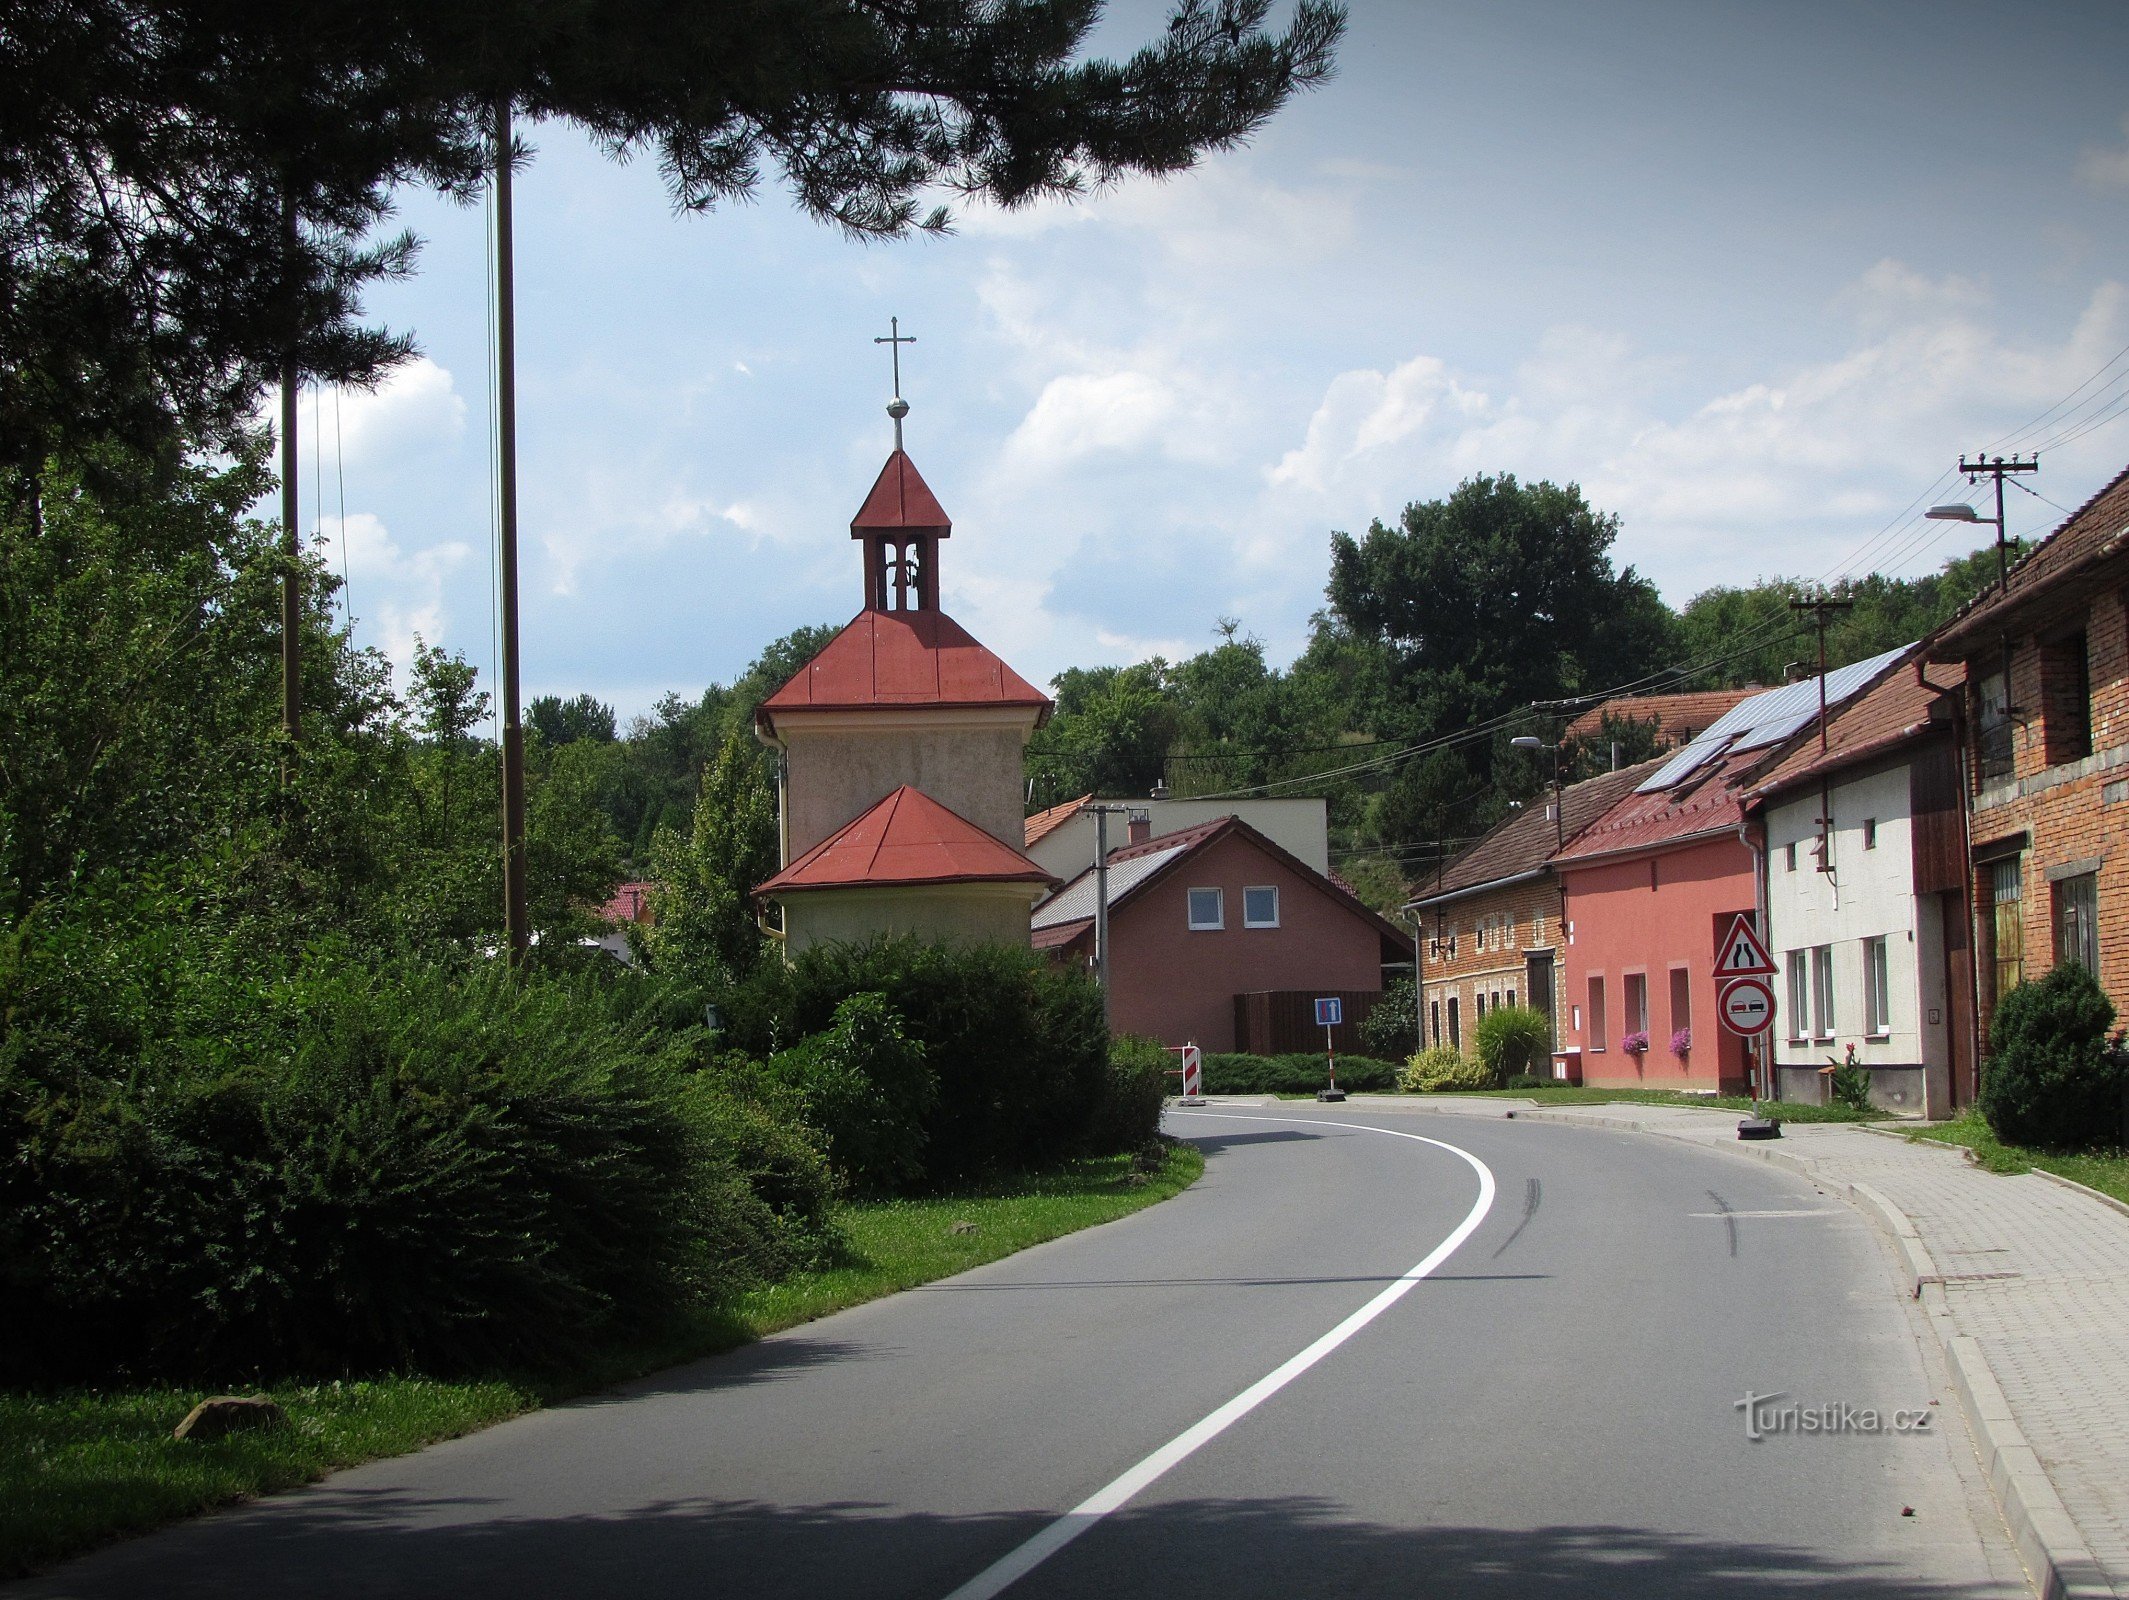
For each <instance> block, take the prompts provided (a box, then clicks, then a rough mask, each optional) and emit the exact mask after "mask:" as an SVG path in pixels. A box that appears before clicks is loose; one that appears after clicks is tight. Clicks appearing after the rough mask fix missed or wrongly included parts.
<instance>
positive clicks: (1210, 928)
mask: <svg viewBox="0 0 2129 1600" xmlns="http://www.w3.org/2000/svg"><path fill="white" fill-rule="evenodd" d="M1201 894H1209V895H1211V896H1212V920H1211V921H1210V922H1201V921H1199V920H1198V896H1199V895H1201ZM1183 903H1184V906H1185V908H1186V910H1185V915H1186V917H1187V918H1188V920H1189V923H1190V931H1191V932H1192V933H1218V932H1220V931H1221V930H1222V929H1223V928H1225V927H1226V926H1227V891H1226V890H1224V889H1215V888H1212V887H1210V886H1201V887H1198V888H1194V889H1191V890H1189V891H1188V893H1187V894H1186V896H1185V898H1184V902H1183Z"/></svg>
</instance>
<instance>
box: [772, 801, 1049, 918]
mask: <svg viewBox="0 0 2129 1600" xmlns="http://www.w3.org/2000/svg"><path fill="white" fill-rule="evenodd" d="M1056 881H1057V880H1056V879H1054V878H1053V877H1051V876H1050V874H1049V873H1048V872H1046V871H1045V870H1043V868H1042V867H1040V866H1038V865H1037V864H1036V863H1035V862H1033V861H1030V860H1029V859H1028V858H1027V857H1026V856H1024V855H1022V854H1021V853H1020V852H1019V851H1018V850H1015V849H1013V848H1012V846H1010V845H1007V844H1003V843H1001V842H1000V841H998V840H997V839H994V838H992V837H991V836H990V835H989V834H987V833H985V832H984V831H983V830H982V829H981V828H979V827H977V826H976V825H975V824H974V823H973V822H970V821H969V820H968V819H967V818H966V817H963V816H960V815H959V814H957V813H955V812H952V811H949V810H948V809H947V808H946V807H945V806H942V805H941V804H939V802H938V801H936V800H934V799H933V798H932V797H931V796H930V795H928V794H926V793H924V791H923V790H921V789H912V788H911V787H909V785H907V784H904V785H903V786H902V787H901V788H899V789H897V790H895V792H894V793H893V794H890V795H889V796H887V798H886V799H884V800H882V801H881V802H880V803H879V804H878V805H876V806H874V807H873V808H872V809H871V810H870V811H867V812H866V813H865V814H864V815H863V816H861V817H859V818H857V819H856V820H855V821H853V822H849V823H845V824H844V825H843V826H842V827H841V828H840V829H838V830H837V831H836V832H834V833H832V834H830V835H829V836H828V837H827V838H825V839H823V840H822V841H821V842H820V843H819V844H817V845H815V846H814V847H813V848H812V849H811V850H808V851H807V852H806V853H805V854H804V855H802V856H800V857H799V858H798V859H797V860H796V861H794V862H792V863H791V864H790V865H789V866H788V867H786V868H784V870H783V871H781V872H779V873H778V874H777V875H776V876H775V877H773V878H771V879H770V880H769V881H768V882H767V883H764V884H762V885H760V886H759V887H757V888H756V889H755V891H754V892H755V893H756V894H757V895H778V894H790V893H794V892H799V891H803V890H807V889H847V888H855V887H859V886H863V885H873V886H882V885H888V884H923V883H1038V884H1049V883H1054V882H1056Z"/></svg>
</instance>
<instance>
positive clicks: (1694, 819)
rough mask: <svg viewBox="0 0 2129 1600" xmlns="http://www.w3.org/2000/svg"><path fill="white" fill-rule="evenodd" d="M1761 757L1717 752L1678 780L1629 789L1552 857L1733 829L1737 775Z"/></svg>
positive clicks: (1563, 859)
mask: <svg viewBox="0 0 2129 1600" xmlns="http://www.w3.org/2000/svg"><path fill="white" fill-rule="evenodd" d="M1766 759H1767V752H1766V751H1765V750H1757V749H1755V750H1745V751H1739V752H1737V753H1735V754H1733V755H1724V756H1718V757H1716V758H1715V759H1714V760H1713V761H1710V762H1707V763H1705V764H1704V765H1703V766H1701V767H1700V768H1699V770H1697V771H1696V772H1694V773H1693V774H1692V775H1691V776H1690V777H1688V778H1687V779H1686V780H1685V781H1684V782H1682V783H1678V784H1674V785H1673V786H1672V787H1670V788H1668V789H1657V790H1654V791H1651V792H1648V793H1643V792H1641V791H1640V790H1635V791H1632V792H1630V793H1629V794H1627V795H1626V797H1625V798H1624V799H1622V800H1620V801H1619V802H1618V804H1616V805H1614V806H1613V807H1612V808H1611V810H1609V811H1607V812H1606V813H1605V814H1604V815H1603V816H1601V817H1599V818H1598V819H1597V820H1596V821H1595V822H1593V823H1591V824H1590V825H1589V826H1588V827H1587V828H1584V829H1583V830H1582V832H1581V833H1580V834H1578V835H1576V836H1575V837H1574V838H1572V839H1570V840H1568V841H1567V848H1566V849H1564V850H1562V851H1560V852H1559V853H1558V854H1557V855H1555V856H1554V857H1553V858H1552V859H1553V861H1554V862H1555V863H1557V864H1559V865H1562V866H1571V865H1573V864H1574V863H1576V862H1578V861H1583V860H1587V859H1589V858H1591V857H1595V856H1608V855H1612V854H1615V853H1617V852H1619V851H1622V850H1647V849H1653V848H1655V847H1656V846H1658V845H1668V844H1677V843H1680V842H1681V841H1683V840H1686V839H1697V838H1699V837H1700V836H1701V835H1703V834H1709V833H1723V832H1730V833H1734V832H1736V830H1737V825H1738V824H1739V823H1740V822H1741V821H1742V820H1743V819H1744V811H1743V809H1742V807H1741V806H1740V805H1739V798H1740V792H1739V780H1740V779H1742V778H1744V777H1746V776H1748V775H1749V774H1751V773H1752V772H1753V771H1754V770H1756V769H1757V768H1758V766H1759V765H1760V763H1762V762H1763V761H1765V760H1766Z"/></svg>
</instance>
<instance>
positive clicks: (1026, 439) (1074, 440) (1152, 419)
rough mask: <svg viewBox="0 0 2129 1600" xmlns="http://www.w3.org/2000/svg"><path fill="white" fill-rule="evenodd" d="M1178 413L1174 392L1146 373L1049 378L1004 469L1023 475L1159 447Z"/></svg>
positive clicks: (1008, 447)
mask: <svg viewBox="0 0 2129 1600" xmlns="http://www.w3.org/2000/svg"><path fill="white" fill-rule="evenodd" d="M1176 408H1177V400H1176V394H1175V391H1174V390H1173V389H1172V388H1170V387H1169V386H1168V385H1167V384H1166V383H1164V382H1163V381H1162V380H1161V379H1159V378H1157V377H1154V376H1153V375H1152V374H1150V373H1145V372H1111V373H1105V374H1101V375H1096V374H1093V373H1084V372H1080V373H1070V374H1067V375H1066V376H1064V377H1060V378H1052V379H1051V380H1050V381H1049V382H1048V383H1047V384H1045V385H1044V386H1043V390H1042V394H1041V395H1040V396H1039V397H1038V398H1037V399H1036V401H1035V404H1034V406H1033V408H1031V409H1030V410H1029V412H1028V414H1027V415H1026V416H1025V417H1024V418H1022V419H1021V422H1020V426H1019V427H1017V428H1015V429H1014V430H1013V433H1012V436H1011V437H1010V438H1009V439H1007V440H1006V442H1005V451H1004V464H1005V465H1006V467H1007V468H1009V469H1011V470H1016V471H1022V472H1054V471H1056V470H1058V469H1059V468H1061V467H1066V466H1069V465H1071V464H1072V463H1073V462H1075V461H1078V460H1081V459H1082V458H1084V457H1086V456H1090V455H1096V454H1100V453H1102V452H1105V451H1132V450H1138V449H1143V448H1146V447H1149V446H1157V445H1159V444H1161V443H1162V442H1163V439H1164V437H1165V436H1166V435H1167V433H1168V426H1169V424H1170V423H1171V421H1172V420H1173V419H1174V417H1175V413H1176Z"/></svg>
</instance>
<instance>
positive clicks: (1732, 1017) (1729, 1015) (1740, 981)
mask: <svg viewBox="0 0 2129 1600" xmlns="http://www.w3.org/2000/svg"><path fill="white" fill-rule="evenodd" d="M1720 1009H1721V1011H1722V1025H1723V1026H1724V1027H1725V1028H1728V1029H1729V1030H1730V1031H1731V1032H1732V1033H1739V1034H1743V1035H1744V1036H1745V1037H1746V1038H1748V1039H1749V1038H1751V1037H1752V1036H1753V1035H1754V1034H1760V1033H1765V1032H1766V1031H1767V1030H1768V1029H1769V1028H1771V1027H1773V1026H1774V991H1773V990H1772V989H1770V988H1768V987H1767V985H1766V983H1765V982H1764V981H1762V980H1761V979H1758V978H1733V979H1732V980H1731V981H1730V982H1728V983H1726V984H1724V985H1723V990H1722V997H1721V1005H1720Z"/></svg>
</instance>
